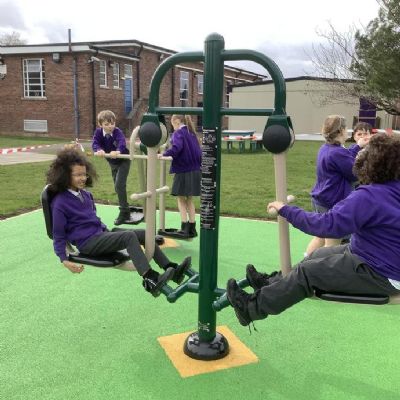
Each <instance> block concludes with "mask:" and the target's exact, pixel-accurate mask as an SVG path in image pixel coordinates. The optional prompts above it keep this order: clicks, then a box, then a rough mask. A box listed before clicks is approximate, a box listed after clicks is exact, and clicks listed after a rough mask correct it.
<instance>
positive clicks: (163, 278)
mask: <svg viewBox="0 0 400 400" xmlns="http://www.w3.org/2000/svg"><path fill="white" fill-rule="evenodd" d="M96 178H97V174H96V171H95V169H94V167H93V166H92V164H91V163H90V162H89V161H88V160H87V158H86V157H85V155H84V154H83V153H82V152H80V151H77V150H74V149H64V150H62V151H60V152H59V153H58V155H57V158H56V159H55V160H54V161H53V162H52V164H51V165H50V169H49V171H48V172H47V183H48V184H49V185H50V186H49V191H51V192H52V193H53V194H54V198H53V200H52V202H51V210H52V217H53V245H54V251H55V253H56V255H57V256H58V257H59V258H60V261H61V262H62V263H63V265H64V266H65V267H66V268H67V269H69V270H70V271H71V272H72V273H81V272H82V271H83V265H77V264H75V263H74V262H72V261H69V260H68V256H67V253H66V245H67V242H68V243H71V244H73V245H74V246H76V247H77V248H78V250H79V251H80V252H81V253H82V254H86V255H91V256H100V255H103V254H109V253H113V252H115V251H118V250H124V249H126V250H127V252H128V254H129V256H130V258H131V260H132V263H133V265H134V266H135V268H136V270H137V271H138V273H139V274H140V275H141V276H142V277H143V286H144V287H145V289H146V290H147V291H149V292H150V293H151V294H152V295H153V296H158V295H159V294H160V289H161V288H162V286H164V285H165V284H166V283H167V282H168V281H169V280H170V279H172V280H173V281H174V282H176V283H180V282H181V281H182V280H183V278H184V274H185V272H186V271H187V269H188V268H189V267H190V264H191V258H190V257H187V258H185V259H184V260H183V262H182V263H181V264H179V265H177V264H176V263H173V262H170V260H169V259H168V258H167V257H166V255H165V254H164V253H163V252H162V251H161V250H160V248H159V247H158V246H157V245H156V246H155V251H154V261H155V262H156V263H157V264H158V265H159V266H160V268H162V269H163V270H165V272H164V273H162V274H159V273H158V272H157V271H154V270H153V269H152V268H151V267H150V264H149V262H148V261H147V258H146V256H145V254H144V253H143V250H142V248H141V246H140V245H141V244H142V245H144V242H145V231H144V230H139V229H137V230H126V231H116V232H110V231H109V230H108V229H107V227H106V226H105V225H104V224H103V223H102V222H101V220H100V218H99V217H98V216H97V214H96V206H95V203H94V200H93V196H92V194H91V193H90V192H88V191H86V190H85V187H86V186H92V185H93V181H94V180H95V179H96Z"/></svg>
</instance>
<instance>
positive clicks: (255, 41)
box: [0, 0, 379, 78]
mask: <svg viewBox="0 0 400 400" xmlns="http://www.w3.org/2000/svg"><path fill="white" fill-rule="evenodd" d="M378 9H379V6H378V3H377V1H376V0H334V1H327V0H303V1H301V0H274V1H272V0H247V1H239V2H237V1H232V0H230V1H226V0H213V1H211V0H201V1H198V2H195V1H190V0H186V1H181V0H155V1H143V0H141V1H139V0H136V1H127V0H125V1H123V0H114V1H110V0H108V1H103V0H97V1H92V0H79V1H78V0H64V1H57V0H52V1H49V0H0V35H1V34H4V33H11V32H12V31H16V32H19V33H20V34H21V38H22V39H25V40H27V42H28V44H42V43H56V42H57V43H59V42H67V41H68V28H70V29H71V31H72V41H79V42H85V41H97V40H127V39H136V40H140V41H143V42H147V43H150V44H154V45H157V46H161V47H166V48H168V49H172V50H176V51H191V50H203V47H204V40H205V38H206V37H207V35H208V34H210V33H212V32H217V33H219V34H221V35H222V36H223V37H224V39H225V48H226V49H250V50H255V51H259V52H262V53H264V54H266V55H267V56H268V57H270V58H272V59H273V60H274V61H275V62H276V63H277V64H278V66H279V67H280V68H281V70H282V72H283V74H284V76H285V77H286V78H288V77H295V76H300V75H305V74H311V73H312V65H311V63H310V61H309V56H308V55H307V54H310V48H311V46H312V44H316V43H318V42H319V41H321V40H322V39H321V37H320V36H318V34H317V30H319V31H324V30H327V24H328V22H330V23H332V25H333V26H334V27H335V28H336V30H338V31H342V32H345V31H347V30H348V28H349V26H350V25H351V24H356V25H357V26H359V27H361V26H362V25H364V26H365V25H366V24H368V22H369V21H371V20H372V19H373V18H375V17H376V16H377V14H378ZM230 65H235V66H237V67H242V68H247V69H249V70H251V71H254V72H258V73H266V71H265V70H264V68H263V67H261V66H259V65H257V64H254V63H249V62H246V63H230Z"/></svg>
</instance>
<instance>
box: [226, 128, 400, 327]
mask: <svg viewBox="0 0 400 400" xmlns="http://www.w3.org/2000/svg"><path fill="white" fill-rule="evenodd" d="M354 172H355V174H356V176H357V177H358V178H359V180H360V183H361V185H360V186H359V187H358V188H357V189H356V190H354V191H353V192H351V193H350V195H349V196H348V197H346V198H345V199H343V200H342V201H340V202H338V203H337V204H336V205H335V206H334V207H333V208H332V209H330V210H329V211H327V212H326V213H322V214H320V213H311V212H306V211H304V210H302V209H301V208H298V207H294V206H289V205H285V204H284V203H282V202H280V201H274V202H272V203H269V204H268V208H274V209H275V210H276V211H278V213H279V215H280V216H281V217H283V218H286V220H287V221H288V222H289V223H291V224H292V225H293V226H294V227H295V228H297V229H300V230H301V231H303V232H305V233H307V234H312V235H317V236H318V237H326V236H327V235H330V236H331V237H334V238H340V237H343V236H346V235H349V234H351V240H350V243H349V244H346V245H341V246H333V247H323V248H320V249H317V250H315V251H314V252H313V253H312V254H311V255H310V256H309V257H306V258H305V259H304V260H303V261H300V263H298V264H297V265H296V266H295V268H293V270H292V271H291V272H290V273H289V274H288V275H286V276H285V277H283V276H282V273H280V272H275V273H272V274H266V273H262V272H258V271H257V270H256V269H255V267H254V266H252V265H248V266H247V268H246V278H247V281H248V282H249V284H250V286H251V287H252V288H253V289H254V293H252V294H249V293H247V292H245V291H244V290H242V289H241V288H239V286H238V285H237V283H236V281H235V280H234V279H230V280H229V281H228V285H227V297H228V300H229V302H230V303H231V304H232V306H233V307H234V310H235V312H236V315H237V317H238V319H239V322H240V323H241V324H242V325H248V324H249V323H250V322H251V321H253V320H258V319H263V318H266V317H267V316H268V315H270V314H273V315H276V314H280V313H281V312H283V311H284V310H286V309H287V308H289V307H291V306H293V305H294V304H296V303H298V302H300V301H302V300H304V299H305V298H306V297H312V296H313V295H314V291H316V290H319V291H322V292H331V293H343V294H349V295H375V296H392V295H398V294H400V262H399V260H400V230H399V225H400V137H397V136H386V135H385V134H376V135H375V136H374V137H372V138H371V140H370V142H369V144H368V145H367V146H366V147H365V149H363V150H361V151H360V152H359V153H358V156H357V158H356V160H355V164H354Z"/></svg>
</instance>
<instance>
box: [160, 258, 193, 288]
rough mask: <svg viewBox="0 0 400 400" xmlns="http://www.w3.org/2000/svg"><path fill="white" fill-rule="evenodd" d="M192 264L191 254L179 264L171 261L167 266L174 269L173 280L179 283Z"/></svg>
mask: <svg viewBox="0 0 400 400" xmlns="http://www.w3.org/2000/svg"><path fill="white" fill-rule="evenodd" d="M191 265H192V257H190V256H189V257H186V258H185V259H184V260H183V261H182V262H181V263H180V264H179V265H178V264H176V263H169V264H168V265H167V266H166V267H165V268H173V269H174V276H173V277H172V280H173V281H174V282H175V283H177V284H178V285H179V284H180V283H181V282H182V281H183V279H184V278H185V273H186V271H187V270H188V269H189V268H190V266H191Z"/></svg>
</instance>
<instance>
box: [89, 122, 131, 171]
mask: <svg viewBox="0 0 400 400" xmlns="http://www.w3.org/2000/svg"><path fill="white" fill-rule="evenodd" d="M92 150H93V151H94V152H96V151H99V150H104V151H105V152H106V153H110V152H111V151H119V152H120V153H121V154H129V150H128V149H127V147H126V140H125V135H124V133H123V132H122V131H121V129H119V128H114V130H113V132H112V134H111V135H104V133H103V128H97V129H96V130H95V131H94V134H93V142H92ZM107 161H108V162H109V163H111V164H120V163H121V162H122V161H124V160H123V159H114V158H107Z"/></svg>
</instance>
